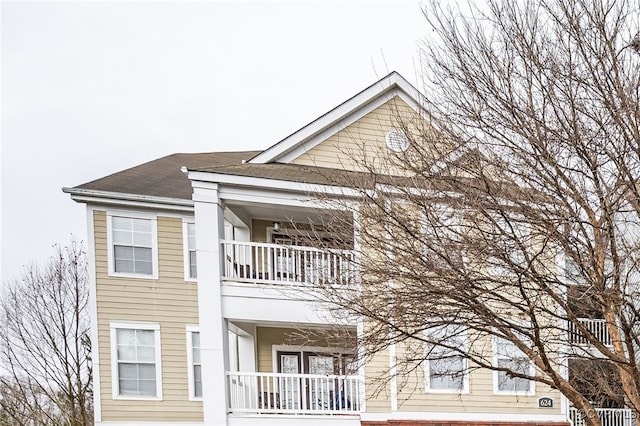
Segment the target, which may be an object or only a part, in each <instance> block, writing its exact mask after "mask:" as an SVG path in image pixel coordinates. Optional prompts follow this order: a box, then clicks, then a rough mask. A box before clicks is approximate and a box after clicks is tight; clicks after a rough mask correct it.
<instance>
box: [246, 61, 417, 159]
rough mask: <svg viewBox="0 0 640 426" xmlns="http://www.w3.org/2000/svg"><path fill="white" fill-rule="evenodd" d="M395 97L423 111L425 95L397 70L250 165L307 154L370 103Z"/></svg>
mask: <svg viewBox="0 0 640 426" xmlns="http://www.w3.org/2000/svg"><path fill="white" fill-rule="evenodd" d="M394 96H402V97H403V98H404V97H406V99H404V100H405V102H407V103H408V104H409V105H412V106H413V107H414V108H416V109H418V108H419V104H420V103H424V97H423V96H422V94H421V93H420V92H419V91H418V90H417V89H416V88H415V87H413V86H412V85H411V84H410V83H409V82H408V81H407V80H405V79H404V78H403V77H402V76H401V75H400V74H398V73H397V72H395V71H394V72H392V73H390V74H389V75H387V76H385V77H383V78H382V79H380V80H378V81H377V82H375V83H374V84H372V85H371V86H369V87H367V88H366V89H364V90H362V91H361V92H360V93H358V94H356V95H355V96H353V97H351V98H350V99H348V100H347V101H345V102H343V103H342V104H340V105H338V106H337V107H335V108H334V109H332V110H331V111H329V112H328V113H326V114H324V115H322V116H321V117H319V118H317V119H316V120H314V121H312V122H311V123H309V124H307V125H306V126H304V127H302V128H301V129H299V130H297V131H296V132H294V133H293V134H291V135H289V136H287V137H286V138H284V139H283V140H281V141H280V142H278V143H276V144H275V145H273V146H271V147H269V148H267V149H266V150H264V151H262V152H261V153H260V154H258V155H256V156H255V157H253V158H252V159H251V160H249V163H269V162H272V161H280V162H289V161H291V159H292V158H295V157H297V156H298V155H300V150H302V152H304V151H305V150H308V149H310V148H312V147H313V146H315V144H317V143H319V142H320V141H322V140H324V139H325V138H326V137H327V135H323V134H322V133H323V132H326V131H327V130H329V129H333V130H335V129H336V128H337V127H343V126H345V123H347V124H346V125H348V124H349V123H348V121H349V120H350V119H351V120H353V121H355V120H357V119H358V118H359V117H357V115H358V114H359V113H361V112H362V110H366V108H367V107H369V108H371V105H370V104H372V103H380V104H382V103H385V102H387V101H388V100H390V99H392V98H393V97H394ZM362 115H364V114H362Z"/></svg>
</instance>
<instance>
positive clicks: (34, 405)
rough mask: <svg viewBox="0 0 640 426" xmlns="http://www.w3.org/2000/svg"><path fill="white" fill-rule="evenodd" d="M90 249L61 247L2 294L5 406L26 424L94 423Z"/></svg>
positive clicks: (1, 391) (8, 416) (0, 378)
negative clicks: (46, 260)
mask: <svg viewBox="0 0 640 426" xmlns="http://www.w3.org/2000/svg"><path fill="white" fill-rule="evenodd" d="M87 304H88V274H87V264H86V255H85V252H84V250H83V248H82V246H81V245H79V244H76V243H75V242H73V243H71V244H70V245H69V246H67V247H64V248H61V247H58V248H57V252H56V255H55V256H54V257H52V258H51V259H50V260H49V262H48V263H47V264H46V265H44V266H41V265H37V264H33V265H32V266H31V267H29V268H26V269H25V271H24V272H23V274H22V276H21V278H20V279H19V280H16V281H14V282H10V283H7V285H6V286H5V291H4V293H3V294H2V297H1V298H0V316H1V318H2V321H1V322H2V325H1V326H0V366H1V367H2V369H1V370H0V372H1V374H0V413H2V416H4V417H5V419H3V421H7V422H8V423H10V424H22V425H48V424H56V425H68V426H75V425H89V424H93V411H92V410H93V408H92V384H91V357H90V353H91V348H90V343H89V336H88V332H89V318H88V305H87Z"/></svg>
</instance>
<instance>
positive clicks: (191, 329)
mask: <svg viewBox="0 0 640 426" xmlns="http://www.w3.org/2000/svg"><path fill="white" fill-rule="evenodd" d="M193 333H198V334H200V327H199V326H197V325H187V326H186V337H187V380H188V388H189V401H202V395H200V396H196V387H195V374H194V373H193V367H194V366H195V364H194V362H193ZM199 365H200V371H201V378H202V340H201V341H200V363H199Z"/></svg>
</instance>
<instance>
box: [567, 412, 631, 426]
mask: <svg viewBox="0 0 640 426" xmlns="http://www.w3.org/2000/svg"><path fill="white" fill-rule="evenodd" d="M595 416H598V417H600V423H601V424H602V426H637V421H636V418H635V416H634V414H633V411H632V410H630V409H628V408H595V409H593V410H588V411H583V410H577V409H575V408H570V409H569V420H571V424H572V426H584V425H585V424H586V421H585V419H587V418H589V417H595Z"/></svg>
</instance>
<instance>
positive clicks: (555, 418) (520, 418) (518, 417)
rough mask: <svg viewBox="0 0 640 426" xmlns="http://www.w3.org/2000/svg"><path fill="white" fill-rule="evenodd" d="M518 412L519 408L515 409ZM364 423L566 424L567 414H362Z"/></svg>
mask: <svg viewBox="0 0 640 426" xmlns="http://www.w3.org/2000/svg"><path fill="white" fill-rule="evenodd" d="M513 409H514V410H517V409H518V407H513ZM360 418H361V420H362V421H385V420H445V421H446V420H448V421H478V422H496V423H508V422H523V423H532V422H566V421H567V416H566V414H534V413H525V414H516V413H474V412H457V413H456V412H452V411H444V412H428V411H396V412H386V413H384V412H383V413H370V412H362V413H360ZM532 424H534V423H532Z"/></svg>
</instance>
